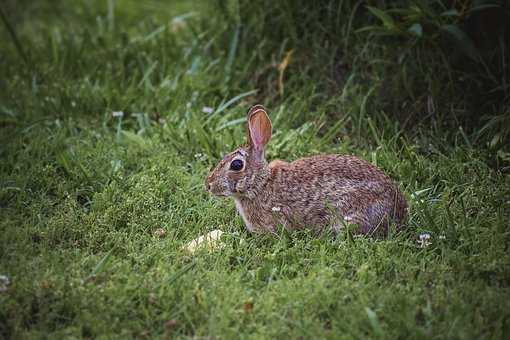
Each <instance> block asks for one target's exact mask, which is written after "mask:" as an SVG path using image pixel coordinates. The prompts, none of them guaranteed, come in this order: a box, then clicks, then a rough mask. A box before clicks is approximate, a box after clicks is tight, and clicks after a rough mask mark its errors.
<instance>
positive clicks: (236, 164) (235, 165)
mask: <svg viewBox="0 0 510 340" xmlns="http://www.w3.org/2000/svg"><path fill="white" fill-rule="evenodd" d="M242 168H243V161H242V160H240V159H234V160H233V161H232V163H230V170H234V171H239V170H241V169H242Z"/></svg>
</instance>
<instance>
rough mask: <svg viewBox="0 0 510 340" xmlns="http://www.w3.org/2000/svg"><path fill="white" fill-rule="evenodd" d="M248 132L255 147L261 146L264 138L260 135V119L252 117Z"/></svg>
mask: <svg viewBox="0 0 510 340" xmlns="http://www.w3.org/2000/svg"><path fill="white" fill-rule="evenodd" d="M250 133H251V139H252V140H253V144H255V146H257V147H259V146H261V145H262V141H263V140H264V138H263V137H262V124H261V123H260V119H257V118H256V117H253V118H252V120H251V125H250Z"/></svg>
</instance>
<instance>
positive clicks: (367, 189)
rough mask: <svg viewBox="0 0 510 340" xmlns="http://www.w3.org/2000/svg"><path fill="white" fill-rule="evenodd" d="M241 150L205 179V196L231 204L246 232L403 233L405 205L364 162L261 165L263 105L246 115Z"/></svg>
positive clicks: (268, 128) (266, 123)
mask: <svg viewBox="0 0 510 340" xmlns="http://www.w3.org/2000/svg"><path fill="white" fill-rule="evenodd" d="M246 130H247V142H248V143H247V145H245V146H241V147H239V148H237V149H236V150H234V151H233V152H231V153H229V154H228V155H226V156H225V157H223V159H222V160H221V161H220V162H219V164H218V165H217V166H216V167H215V168H214V169H213V170H212V171H211V172H210V173H209V175H208V176H207V178H206V181H205V187H206V190H207V191H209V192H210V193H212V194H213V195H215V196H219V197H232V198H233V199H234V202H235V205H236V208H237V211H238V212H239V214H240V215H241V217H242V219H243V221H244V223H245V225H246V227H247V229H248V230H249V231H250V232H270V233H275V232H276V231H277V228H278V226H279V225H283V227H284V228H285V229H287V230H296V229H302V228H312V229H313V230H316V231H322V230H325V228H331V230H332V231H333V232H335V233H337V232H340V231H341V230H342V229H344V228H345V226H347V225H352V224H355V225H357V229H355V230H354V233H355V234H364V235H375V234H380V233H383V234H386V233H387V231H388V227H389V225H390V224H394V225H395V226H396V228H397V230H401V229H402V228H403V225H404V222H405V219H406V216H407V210H408V205H407V202H406V199H405V198H404V196H403V194H402V193H401V191H400V190H399V188H398V186H397V185H396V184H395V183H394V182H393V181H392V180H391V179H390V178H389V177H388V176H386V175H385V174H384V173H383V172H382V171H381V170H380V169H378V168H377V167H375V166H374V165H372V164H370V163H369V162H367V161H364V160H362V159H359V158H357V157H355V156H347V155H335V154H333V155H316V156H311V157H306V158H301V159H298V160H295V161H293V162H291V163H288V162H285V161H282V160H273V161H272V162H270V163H267V161H266V159H265V157H264V148H265V146H266V145H267V143H268V142H269V140H270V139H271V134H272V125H271V121H270V119H269V116H268V114H267V112H266V110H265V108H264V107H263V106H262V105H255V106H252V107H251V108H250V109H249V111H248V115H247V129H246Z"/></svg>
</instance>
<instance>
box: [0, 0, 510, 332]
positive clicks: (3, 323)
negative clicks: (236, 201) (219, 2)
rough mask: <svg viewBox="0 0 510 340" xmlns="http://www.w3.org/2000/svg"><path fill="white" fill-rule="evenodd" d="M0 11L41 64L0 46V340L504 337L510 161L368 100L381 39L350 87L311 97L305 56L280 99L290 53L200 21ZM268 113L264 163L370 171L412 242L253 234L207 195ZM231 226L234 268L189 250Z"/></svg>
mask: <svg viewBox="0 0 510 340" xmlns="http://www.w3.org/2000/svg"><path fill="white" fill-rule="evenodd" d="M109 5H110V10H109V7H108V6H109ZM1 6H2V8H3V9H4V10H5V11H9V12H8V13H9V15H8V18H9V19H10V21H11V24H12V26H13V28H14V29H15V32H16V35H17V39H18V40H19V42H20V46H21V48H22V49H23V51H24V53H25V54H26V56H27V60H26V61H25V60H23V58H22V57H21V56H20V54H19V50H17V49H16V46H15V45H14V44H13V40H12V37H11V36H9V35H8V32H7V30H5V29H4V28H2V30H1V31H0V32H1V33H0V37H1V38H2V41H3V42H2V45H1V46H0V48H1V51H2V52H1V53H0V70H1V74H2V77H1V78H0V89H1V91H0V125H1V137H0V138H1V147H0V155H1V162H0V174H1V175H0V207H1V219H0V275H6V276H7V277H8V278H9V280H10V284H9V285H8V286H7V287H6V289H5V291H2V292H0V338H5V339H9V338H47V337H50V338H101V337H103V338H125V337H137V338H152V337H156V338H157V337H166V336H169V337H201V336H208V337H214V338H238V337H242V338H270V337H278V338H289V337H290V338H297V337H300V336H304V337H306V338H319V337H328V338H366V337H372V338H376V337H380V338H387V339H394V338H427V339H428V338H477V339H478V338H501V339H503V338H505V337H508V336H509V335H510V288H509V285H510V256H509V254H508V252H509V244H510V233H509V229H508V224H509V222H508V221H509V218H510V177H509V176H508V159H506V158H505V157H507V155H508V148H507V147H506V146H504V145H503V146H501V144H499V145H500V146H499V148H498V149H497V154H496V151H495V150H494V149H490V148H488V147H487V145H486V144H485V143H482V142H480V141H479V140H478V139H477V137H476V133H475V132H473V130H472V127H471V128H469V127H468V128H467V130H466V129H464V128H462V127H460V126H459V125H457V126H455V125H453V126H454V127H453V128H452V125H449V124H446V123H445V124H442V121H441V120H439V119H440V115H441V112H438V113H437V115H436V116H435V118H434V119H436V120H433V121H432V122H431V123H430V124H429V125H426V126H425V127H423V126H422V127H420V128H418V127H415V125H412V124H411V125H410V126H414V128H411V127H410V126H403V125H402V120H401V119H399V113H398V112H397V113H394V114H393V113H392V114H389V113H387V111H385V110H384V108H388V106H384V105H380V103H379V100H376V101H374V100H373V97H374V96H376V94H377V96H379V95H380V92H379V91H380V84H381V82H382V81H383V80H382V79H379V78H378V77H379V76H380V75H381V73H380V70H379V68H381V67H383V66H382V65H383V64H384V62H383V61H380V62H379V63H377V65H376V66H374V65H370V67H368V66H367V64H365V63H366V62H367V59H370V58H369V57H370V56H373V55H376V54H378V53H379V51H378V49H379V48H380V46H379V47H378V46H375V47H374V48H373V49H371V48H370V46H371V45H370V44H368V42H370V40H365V39H368V38H366V37H360V36H358V35H356V36H355V37H356V38H352V39H351V41H350V46H351V47H352V51H350V52H349V54H348V55H347V57H346V58H348V59H349V60H352V61H353V62H354V64H353V65H354V66H355V67H353V68H351V69H350V70H349V71H345V72H347V77H346V79H345V82H343V83H342V85H339V84H338V83H335V84H333V85H332V83H328V82H329V81H330V79H328V78H325V80H324V81H323V82H319V81H317V78H316V77H318V75H319V74H320V75H321V76H322V75H324V73H321V72H319V73H317V75H316V74H315V73H314V72H315V71H316V70H323V68H324V67H326V68H327V66H328V65H329V64H328V63H329V61H328V62H324V64H322V63H321V62H320V61H318V59H313V58H312V59H310V58H311V57H310V55H309V54H307V53H308V52H306V53H300V51H299V46H298V45H295V46H293V48H295V49H296V51H295V55H293V58H295V59H292V61H291V64H290V66H289V67H288V68H287V69H286V70H285V75H284V78H283V79H284V86H285V87H284V92H283V95H282V93H281V92H280V88H279V87H278V80H277V79H278V76H279V75H278V70H277V68H276V67H275V66H274V65H272V63H274V62H276V63H279V62H281V60H282V59H283V58H284V56H285V54H286V53H287V51H288V50H289V48H287V47H288V46H287V47H286V46H285V44H286V42H284V41H283V42H282V41H280V43H281V45H280V46H279V48H275V45H274V44H275V42H274V41H272V40H270V38H265V39H260V40H248V41H247V40H246V39H248V38H249V34H248V33H246V32H247V31H246V30H244V31H242V32H241V33H236V29H237V28H236V27H237V26H236V25H234V26H231V24H229V23H228V22H227V21H222V17H221V16H220V15H219V14H217V12H215V11H213V10H210V8H209V7H204V6H201V4H200V3H195V2H186V1H182V2H180V1H179V2H175V3H172V4H171V5H165V4H164V3H163V2H161V3H160V2H156V1H144V2H136V1H134V0H125V1H106V2H103V1H91V2H89V1H87V2H85V1H83V2H75V3H74V4H73V6H70V5H69V4H68V3H67V2H55V3H54V2H49V1H48V2H44V1H41V2H37V4H32V2H29V1H20V2H14V1H10V2H9V1H8V2H6V3H5V5H4V4H2V5H1ZM342 15H343V14H342ZM348 15H350V13H348ZM231 20H234V21H235V19H231ZM289 20H290V19H289ZM288 22H289V23H288V25H290V26H289V27H294V26H293V24H292V22H291V21H288ZM353 22H354V21H353ZM351 24H352V25H354V23H351ZM286 25H287V23H286ZM355 28H356V27H353V28H352V31H354V30H355ZM254 32H255V31H254ZM297 33H299V32H297ZM344 33H345V32H344ZM345 34H348V32H347V33H345ZM289 36H292V35H291V34H290V35H289ZM298 36H299V34H298ZM248 45H251V46H252V47H251V49H249V48H248ZM267 46H271V48H269V49H268V47H267ZM314 53H315V52H314ZM316 53H317V56H319V55H321V54H322V52H321V51H317V52H316ZM312 54H313V53H312ZM383 54H384V53H383ZM272 60H273V61H272ZM310 60H315V61H314V63H310ZM364 66H367V68H366V69H364V68H363V67H364ZM435 67H439V66H437V65H434V68H435ZM381 72H382V71H381ZM384 72H389V71H388V70H386V69H385V71H384ZM400 76H402V77H404V76H403V75H400ZM433 76H434V75H431V78H433ZM411 78H412V77H411ZM367 79H368V80H370V81H367ZM438 79H439V78H438ZM438 79H436V78H434V79H432V80H431V84H434V86H438V84H439V80H438ZM372 81H374V82H372ZM420 82H421V80H416V83H413V84H418V85H419V84H420ZM328 84H329V85H328ZM399 84H400V83H399ZM418 85H417V86H418ZM396 86H397V85H396ZM413 86H414V85H413ZM388 90H389V91H390V92H393V91H395V92H398V88H397V87H395V88H389V89H388ZM450 90H452V88H450V87H448V91H450ZM434 91H440V88H439V87H438V88H437V89H434V90H433V91H432V92H434ZM422 99H423V98H421V97H414V98H413V97H412V96H409V97H407V99H406V100H407V101H411V104H410V105H414V104H416V105H417V107H420V105H422V104H421V103H420V101H421V100H422ZM451 99H452V105H453V106H455V107H456V108H458V107H460V106H462V100H463V94H459V96H456V97H452V98H451ZM413 100H414V101H413ZM443 100H444V99H443ZM453 100H456V101H455V102H453ZM255 102H261V103H263V104H265V105H266V106H267V107H268V108H269V110H270V115H271V118H272V120H273V125H274V129H275V134H274V139H273V140H272V141H271V144H270V146H269V150H268V156H269V158H273V159H274V158H276V157H278V158H282V159H288V160H291V159H295V158H297V157H301V156H304V155H310V154H315V153H322V152H324V153H350V154H356V155H358V156H360V157H362V158H365V159H367V160H369V161H371V162H372V163H374V164H377V165H378V166H379V167H381V168H382V169H384V170H385V172H387V173H388V174H389V175H391V177H392V178H394V179H395V180H396V181H398V182H399V183H401V188H402V189H403V190H404V192H405V194H406V196H407V197H408V199H409V201H410V205H411V214H410V220H409V228H408V231H407V232H406V233H404V234H401V235H393V236H391V237H389V238H388V239H385V240H374V239H370V238H354V239H353V238H351V237H348V235H345V234H342V235H338V236H334V235H322V236H320V237H317V236H314V235H312V234H309V233H306V232H298V233H287V232H285V231H281V232H280V233H279V234H278V236H260V235H250V234H249V233H248V232H247V231H246V230H245V228H244V226H243V223H242V221H241V219H240V218H239V217H238V216H237V214H236V212H235V209H234V205H233V203H232V202H231V201H228V200H221V199H217V198H214V197H211V196H209V195H208V194H206V193H205V192H204V190H203V182H204V177H205V176H206V174H207V172H208V170H209V169H210V168H211V167H212V166H213V165H214V164H215V162H217V160H218V159H219V158H220V157H221V155H222V154H223V153H226V152H228V151H230V150H231V149H232V148H234V147H235V146H236V145H238V144H241V143H243V142H244V139H243V138H244V125H243V124H244V120H243V118H244V114H245V111H246V109H247V108H248V106H249V105H251V104H253V103H255ZM378 103H379V104H378ZM204 107H212V108H213V109H214V112H213V113H204V112H203V108H204ZM438 110H439V109H438ZM117 111H122V112H124V116H123V117H114V116H113V115H112V113H113V112H117ZM502 117H503V118H504V119H506V118H505V117H506V116H502ZM504 119H503V121H505V120H504ZM418 121H422V120H421V119H420V117H418ZM404 125H405V124H404ZM406 127H407V128H406ZM466 131H467V132H466ZM158 228H164V229H165V230H166V232H167V233H166V236H165V237H163V238H160V237H158V236H155V235H154V231H156V230H157V229H158ZM218 228H219V229H221V230H223V231H224V232H225V233H226V236H225V237H224V243H225V246H224V247H223V248H222V249H221V250H215V251H211V252H209V251H206V250H203V251H199V252H197V253H196V254H193V255H189V254H187V253H185V252H184V251H183V250H181V247H182V246H183V245H184V244H186V243H187V242H189V241H190V240H192V239H194V238H195V237H197V236H199V235H201V234H204V233H206V232H208V231H210V230H213V229H218ZM423 232H427V233H430V235H431V243H432V244H431V245H430V246H428V247H425V248H420V247H419V246H418V243H417V238H418V235H419V234H420V233H423ZM243 240H244V241H243Z"/></svg>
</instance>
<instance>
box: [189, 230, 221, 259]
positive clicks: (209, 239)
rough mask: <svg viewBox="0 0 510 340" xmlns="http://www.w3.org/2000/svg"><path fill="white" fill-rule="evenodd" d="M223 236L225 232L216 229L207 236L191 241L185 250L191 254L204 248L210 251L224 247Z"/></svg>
mask: <svg viewBox="0 0 510 340" xmlns="http://www.w3.org/2000/svg"><path fill="white" fill-rule="evenodd" d="M221 235H223V231H221V230H219V229H215V230H213V231H210V232H209V233H207V234H205V235H202V236H200V237H197V238H196V239H194V240H192V241H190V242H189V243H188V244H186V245H185V246H184V247H183V249H184V250H186V251H188V252H189V253H194V252H195V251H196V250H197V249H199V248H202V247H206V248H207V249H208V250H214V249H217V248H221V247H222V246H223V245H224V244H223V243H222V242H221V241H220V238H221Z"/></svg>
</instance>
